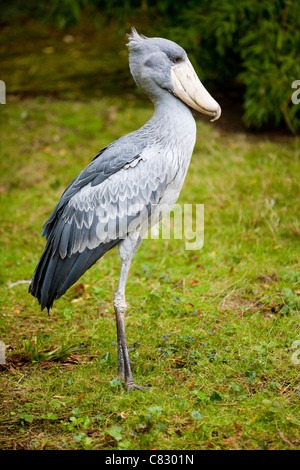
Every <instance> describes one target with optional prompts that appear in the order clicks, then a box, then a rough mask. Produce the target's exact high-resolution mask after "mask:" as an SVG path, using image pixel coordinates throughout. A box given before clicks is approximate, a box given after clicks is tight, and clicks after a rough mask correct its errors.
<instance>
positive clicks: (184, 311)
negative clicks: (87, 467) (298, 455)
mask: <svg viewBox="0 0 300 470" xmlns="http://www.w3.org/2000/svg"><path fill="white" fill-rule="evenodd" d="M42 46H43V47H48V46H47V45H44V44H43V45H42ZM49 47H50V46H49ZM48 53H49V49H48V52H47V54H48ZM50 55H51V54H50ZM7 70H8V66H7ZM15 80H16V81H15V83H17V82H18V78H17V77H16V78H15ZM63 98H64V99H63ZM221 105H222V103H221ZM151 113H152V107H151V104H149V103H147V102H145V101H142V100H141V99H140V98H139V97H138V96H137V97H136V96H135V95H133V94H132V95H126V94H122V95H121V96H118V97H117V96H109V95H107V96H105V94H104V95H103V96H100V95H99V97H97V99H93V98H91V97H88V98H87V99H86V100H85V101H80V100H78V99H73V97H72V96H68V97H61V96H56V95H51V93H50V94H49V95H47V96H38V93H37V96H26V97H24V96H21V97H20V96H12V97H11V99H10V101H9V100H8V103H7V104H6V105H5V106H1V114H0V126H1V175H0V190H1V225H0V233H1V259H0V262H1V284H0V302H1V318H0V339H1V340H2V341H3V342H4V343H5V345H6V364H3V365H2V366H0V367H1V370H0V389H1V392H0V393H1V395H2V396H1V400H0V448H1V449H36V450H38V449H129V450H136V449H180V450H192V449H249V450H251V449H277V450H279V449H292V450H295V449H299V447H300V428H299V426H300V416H299V398H300V389H299V363H300V352H299V353H298V352H297V350H299V348H300V330H299V307H300V267H299V254H300V253H299V235H300V227H299V200H300V192H299V138H298V137H289V136H281V135H280V134H278V135H277V136H274V135H273V136H272V137H270V136H268V135H264V134H261V135H254V134H250V133H244V132H240V133H233V132H228V131H225V130H224V129H223V128H222V125H221V124H218V123H217V125H215V124H212V123H210V122H209V121H208V120H197V128H198V132H197V143H196V146H195V151H194V154H193V157H192V161H191V165H190V168H189V171H188V174H187V178H186V181H185V184H184V187H183V189H182V192H181V195H180V199H179V201H178V202H179V203H180V204H182V205H183V204H185V203H199V204H204V213H205V219H204V220H205V224H204V229H205V231H204V235H205V240H204V245H203V248H202V249H201V250H187V249H186V243H185V240H177V239H172V237H171V239H170V240H163V239H159V240H153V239H148V240H144V242H143V243H142V245H141V247H140V249H139V251H138V253H137V255H136V256H135V258H134V260H133V263H132V266H131V271H130V275H129V279H128V284H127V303H128V311H127V316H126V329H127V338H128V343H129V346H130V357H131V361H132V372H133V375H134V378H135V381H136V383H137V384H138V385H145V390H144V391H143V392H141V391H139V390H133V391H131V392H127V391H126V390H125V389H124V388H123V386H122V384H121V382H120V381H119V379H118V378H117V348H116V327H115V319H114V313H113V306H112V298H113V292H114V290H115V289H116V287H117V281H118V276H119V269H120V261H119V257H118V253H117V250H115V249H114V250H112V251H110V252H108V253H107V254H106V255H105V256H104V258H103V259H101V260H100V261H99V262H98V263H97V264H96V265H95V266H93V267H92V268H91V269H90V270H89V271H88V272H86V273H85V274H84V276H83V277H82V278H81V279H80V281H79V282H78V283H77V284H76V285H75V286H73V287H72V288H70V290H69V291H68V292H67V293H66V294H65V295H64V296H63V298H61V299H60V300H58V301H57V302H56V303H55V304H54V308H53V310H51V311H50V314H49V315H48V313H47V312H45V311H43V312H41V311H40V308H39V306H38V303H37V301H36V300H35V299H34V298H33V297H32V296H30V295H28V294H27V291H28V285H29V284H28V281H29V280H30V278H31V276H32V273H33V271H34V268H35V266H36V264H37V262H38V260H39V257H40V255H41V253H42V250H43V246H44V239H42V238H41V235H40V233H41V227H42V225H43V223H44V222H45V220H46V219H47V217H48V216H49V215H50V213H51V211H52V209H53V207H54V205H55V204H56V202H57V200H58V198H59V197H60V195H61V193H62V192H63V190H64V189H65V187H66V185H67V184H68V183H69V182H70V180H71V179H72V178H73V177H74V176H75V175H76V174H77V173H78V172H79V171H80V170H81V169H82V168H83V167H84V166H85V165H86V164H88V163H89V161H90V160H91V159H92V158H93V157H94V155H95V154H96V153H97V152H98V150H99V149H101V148H102V147H104V146H105V145H106V144H108V143H109V142H111V141H112V140H114V139H116V138H117V137H119V136H121V135H123V134H124V133H127V132H130V131H131V130H134V129H137V128H138V127H139V126H141V125H142V124H143V123H144V122H145V121H146V120H147V119H149V117H150V116H151ZM221 119H222V118H221ZM20 281H22V282H20ZM297 341H298V343H297Z"/></svg>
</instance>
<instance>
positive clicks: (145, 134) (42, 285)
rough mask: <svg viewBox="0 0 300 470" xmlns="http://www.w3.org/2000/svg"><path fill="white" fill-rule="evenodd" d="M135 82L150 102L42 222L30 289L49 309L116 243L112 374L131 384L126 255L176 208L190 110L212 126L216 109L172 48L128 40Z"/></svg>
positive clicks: (190, 134)
mask: <svg viewBox="0 0 300 470" xmlns="http://www.w3.org/2000/svg"><path fill="white" fill-rule="evenodd" d="M128 38H129V42H128V44H127V46H128V49H129V67H130V72H131V74H132V76H133V78H134V81H135V83H136V84H137V85H138V87H140V88H141V89H142V90H143V91H144V92H145V93H146V94H147V95H148V97H149V98H150V100H151V101H152V102H153V104H154V114H153V116H152V117H151V119H150V120H149V121H148V122H147V123H146V124H144V125H143V126H142V127H141V128H140V129H138V130H136V131H134V132H131V133H130V134H127V135H125V136H123V137H121V138H119V139H118V140H116V141H114V142H112V143H111V144H109V145H107V147H105V148H104V149H102V150H100V152H99V153H98V154H97V155H96V156H95V158H94V159H93V160H92V161H91V163H90V164H89V165H88V166H87V167H86V168H85V169H84V170H83V171H82V172H81V173H79V175H78V176H76V177H75V178H74V180H73V181H72V182H71V183H70V184H69V186H68V187H67V188H66V190H65V191H64V193H63V194H62V196H61V199H60V200H59V202H58V204H57V205H56V207H55V208H54V210H53V212H52V214H51V215H50V217H49V219H48V220H47V221H46V223H45V225H44V227H43V230H42V235H43V236H45V237H46V245H45V249H44V252H43V254H42V256H41V259H40V261H39V263H38V265H37V267H36V269H35V272H34V274H33V278H32V282H31V284H30V287H29V292H30V293H31V294H32V295H33V296H35V297H37V299H38V300H39V302H40V304H41V309H42V310H43V309H44V308H45V307H46V308H47V309H48V311H49V309H50V308H51V307H52V305H53V301H54V300H55V299H58V298H59V297H61V296H62V295H63V294H64V293H65V292H66V291H67V289H69V287H70V286H72V284H74V283H75V282H76V281H77V280H78V279H79V278H80V276H82V275H83V273H84V272H85V271H86V270H87V269H89V268H90V267H91V266H92V265H93V264H94V263H96V261H98V260H99V259H100V258H101V257H102V256H103V255H104V254H105V253H106V252H107V251H109V250H111V249H112V248H113V247H115V246H118V249H119V255H120V258H121V270H120V277H119V282H118V286H117V289H116V292H115V294H114V300H113V303H114V310H115V315H116V325H117V340H118V373H119V376H120V377H123V378H124V383H125V386H126V387H127V389H128V390H130V389H132V388H141V387H138V386H136V385H135V383H134V381H133V378H132V373H131V368H130V361H129V356H128V349H127V344H126V335H125V324H124V316H125V312H126V303H125V285H126V280H127V276H128V271H129V267H130V263H131V260H132V257H133V256H134V254H135V253H136V251H137V250H138V248H139V246H140V244H141V242H142V239H143V236H144V234H145V233H146V231H147V230H148V229H149V226H151V225H153V224H155V223H157V222H158V221H159V220H160V219H161V218H162V217H164V216H165V215H166V214H167V213H168V212H169V211H170V210H171V208H172V206H173V205H174V204H175V202H176V200H177V198H178V196H179V193H180V190H181V187H182V185H183V182H184V179H185V175H186V173H187V169H188V166H189V162H190V159H191V155H192V152H193V148H194V144H195V140H196V124H195V120H194V118H193V115H192V113H191V110H190V108H193V109H194V110H196V111H199V112H200V113H204V114H207V115H208V116H211V117H212V119H211V120H212V121H215V120H216V119H218V118H219V117H220V114H221V108H220V106H219V105H218V103H217V102H216V101H215V100H214V99H213V98H212V97H211V95H210V94H209V93H208V92H207V91H206V89H205V88H204V86H203V85H202V83H201V82H200V80H199V78H198V77H197V75H196V73H195V70H194V68H193V66H192V64H191V62H190V61H189V59H188V56H187V54H186V52H185V50H184V49H183V48H182V47H180V46H179V45H178V44H176V43H174V42H172V41H170V40H167V39H162V38H156V37H154V38H147V37H145V36H142V35H139V34H138V33H137V32H136V30H135V29H134V28H133V29H132V31H131V34H129V35H128Z"/></svg>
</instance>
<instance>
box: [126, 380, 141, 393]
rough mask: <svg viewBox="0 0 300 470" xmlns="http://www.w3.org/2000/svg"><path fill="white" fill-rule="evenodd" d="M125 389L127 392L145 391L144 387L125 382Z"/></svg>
mask: <svg viewBox="0 0 300 470" xmlns="http://www.w3.org/2000/svg"><path fill="white" fill-rule="evenodd" d="M125 387H126V389H127V392H129V391H130V390H135V389H136V390H142V391H144V390H145V389H146V387H141V386H140V385H135V383H134V382H127V383H126V382H125Z"/></svg>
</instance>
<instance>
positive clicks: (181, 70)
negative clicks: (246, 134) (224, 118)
mask: <svg viewBox="0 0 300 470" xmlns="http://www.w3.org/2000/svg"><path fill="white" fill-rule="evenodd" d="M128 39H129V42H128V44H127V46H128V49H129V67H130V71H131V74H132V76H133V78H134V80H135V82H136V84H137V85H138V86H139V87H140V88H142V89H143V90H144V91H145V92H146V93H147V94H148V95H149V96H150V98H153V97H154V96H157V94H158V92H159V89H160V90H167V91H168V92H170V93H172V94H173V95H175V96H176V97H177V98H179V99H180V100H181V101H183V102H184V103H185V104H187V105H188V106H190V107H191V108H193V109H195V110H196V111H199V112H201V113H203V114H208V115H209V116H212V117H213V119H211V120H212V121H215V120H216V119H219V117H220V115H221V108H220V106H219V104H218V103H217V102H216V101H215V100H214V99H213V98H212V96H211V95H210V94H209V93H208V91H207V90H206V89H205V88H204V86H203V85H202V83H201V81H200V80H199V78H198V76H197V74H196V72H195V70H194V68H193V66H192V64H191V62H190V61H189V58H188V56H187V53H186V52H185V50H184V49H183V48H182V47H180V46H179V45H178V44H176V43H175V42H173V41H169V40H168V39H163V38H147V37H145V36H141V35H139V34H138V33H137V31H136V30H135V29H134V28H132V31H131V34H129V35H128Z"/></svg>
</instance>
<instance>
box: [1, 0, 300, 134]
mask: <svg viewBox="0 0 300 470" xmlns="http://www.w3.org/2000/svg"><path fill="white" fill-rule="evenodd" d="M13 8H15V14H16V15H17V13H16V12H17V11H18V8H19V9H20V10H22V11H23V12H24V13H26V8H27V14H29V13H30V15H31V13H33V14H34V15H35V16H37V15H38V14H40V16H41V17H43V18H45V19H48V21H51V22H53V23H54V24H55V25H57V26H58V27H59V28H67V27H69V26H71V25H73V24H74V23H77V22H78V21H79V19H80V16H81V14H82V12H85V13H87V14H89V15H90V16H91V20H94V21H96V22H97V24H98V25H101V24H102V25H103V24H104V23H107V21H108V20H109V19H114V20H115V21H117V23H118V24H119V32H120V33H122V34H124V33H125V32H127V31H128V28H127V24H130V20H131V21H132V19H133V18H134V20H133V21H134V22H136V23H138V24H139V25H140V26H141V29H142V30H143V32H144V33H147V34H148V33H149V34H154V35H165V36H167V37H169V38H170V39H173V40H175V41H178V42H179V43H180V44H182V45H183V46H184V47H185V48H186V49H187V50H188V51H189V55H190V56H191V58H192V59H193V61H194V63H195V64H198V68H199V73H200V75H201V76H202V78H204V80H205V82H206V83H208V82H211V84H210V89H212V87H214V88H215V89H216V90H218V89H220V90H221V91H222V92H223V93H224V94H226V93H227V92H228V91H229V90H230V89H231V88H232V87H233V86H234V87H237V86H238V87H239V89H240V90H241V92H242V95H243V96H242V98H241V99H242V100H243V106H244V116H243V119H244V122H245V124H246V126H248V127H253V128H258V129H260V128H263V127H269V128H276V127H279V126H282V125H283V124H285V125H286V126H288V128H289V129H290V131H291V132H293V133H296V132H297V131H299V129H300V106H299V105H297V104H293V103H292V102H291V96H292V93H293V92H294V91H295V90H294V89H292V83H293V82H294V81H295V80H297V79H298V80H299V79H300V56H299V44H300V29H299V27H298V22H299V17H300V3H299V2H298V1H296V0H273V1H271V2H270V1H269V0H253V1H251V2H249V1H248V0H241V1H239V2H236V1H234V0H230V1H227V2H219V0H202V1H201V2H198V1H196V0H188V1H187V2H185V3H184V5H182V3H181V2H171V1H170V0H157V1H154V2H149V3H148V2H147V0H141V1H137V0H127V1H126V2H116V1H113V2H112V1H107V0H51V1H50V2H47V3H46V2H39V7H38V10H37V11H36V9H35V4H34V5H33V4H32V2H29V3H28V5H26V4H25V5H24V4H23V2H22V4H20V2H19V0H14V1H13V2H9V4H8V5H7V6H6V7H5V8H4V9H3V12H2V16H3V15H4V18H5V17H7V11H8V12H11V10H12V9H13ZM38 12H39V13H38ZM5 14H6V16H5ZM153 17H155V18H157V22H155V23H154V24H153V23H152V22H151V24H149V20H150V18H153Z"/></svg>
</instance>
